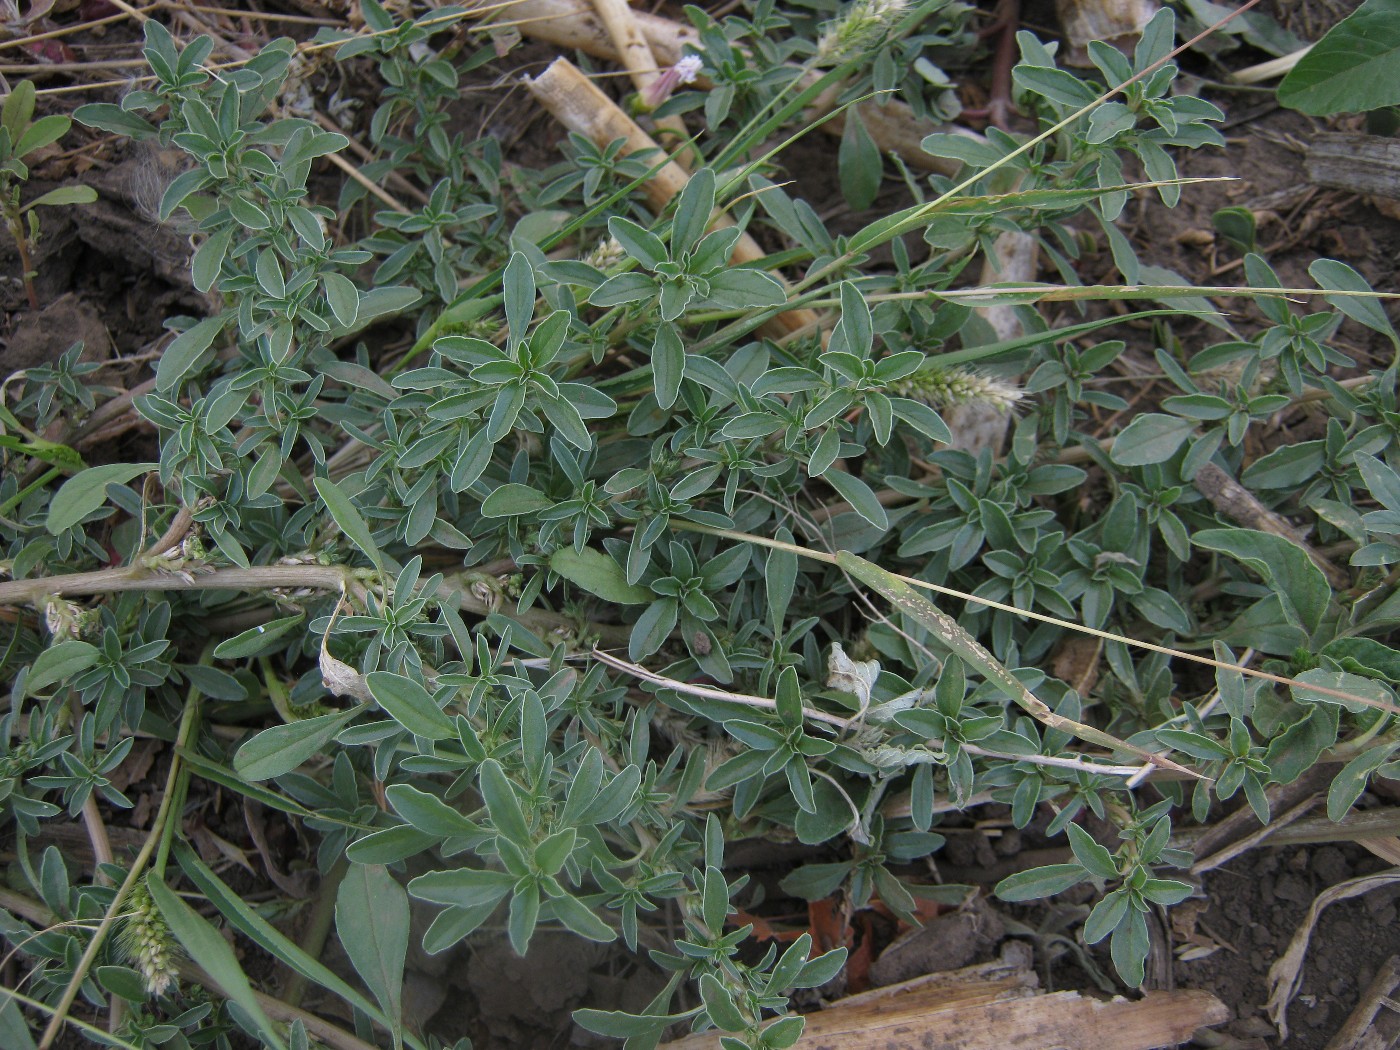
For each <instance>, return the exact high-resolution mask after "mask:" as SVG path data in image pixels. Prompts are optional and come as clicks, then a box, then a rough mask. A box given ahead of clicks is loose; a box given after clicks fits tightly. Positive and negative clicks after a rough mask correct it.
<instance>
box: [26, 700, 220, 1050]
mask: <svg viewBox="0 0 1400 1050" xmlns="http://www.w3.org/2000/svg"><path fill="white" fill-rule="evenodd" d="M198 700H199V693H198V691H197V690H196V689H195V688H194V687H193V686H191V687H190V693H189V697H188V699H187V700H186V703H185V711H184V715H183V716H182V717H181V719H180V732H179V735H178V737H177V738H176V742H175V747H176V751H175V754H174V755H173V757H172V758H171V760H170V772H169V773H168V774H167V775H166V780H165V791H164V792H163V793H162V795H161V800H160V808H159V809H158V810H157V811H156V816H155V820H153V821H152V822H151V831H150V834H148V835H147V836H146V841H145V843H144V844H143V845H142V847H141V851H140V852H139V853H138V854H137V855H136V859H135V860H134V861H132V864H131V870H130V871H128V872H127V875H126V878H125V879H124V880H123V881H122V884H121V885H120V886H119V887H117V892H116V895H115V896H114V897H113V898H112V903H111V904H109V905H108V906H107V912H106V914H104V915H103V916H102V922H101V923H99V924H98V927H97V929H96V930H95V931H94V932H93V935H92V939H91V940H90V941H88V946H87V949H86V950H85V951H84V952H83V955H82V958H81V959H79V960H78V965H77V966H76V967H74V969H73V976H72V977H71V978H70V979H69V981H68V986H67V987H66V988H64V989H63V995H62V997H61V998H60V999H59V1001H58V1005H57V1006H56V1007H55V1008H54V1012H53V1016H52V1017H50V1018H49V1023H48V1026H47V1027H46V1028H45V1029H44V1034H43V1036H42V1037H41V1038H40V1040H39V1047H38V1050H50V1048H51V1047H52V1046H53V1044H54V1040H55V1039H57V1038H58V1036H59V1033H60V1032H61V1031H62V1030H63V1023H64V1021H65V1020H67V1018H68V1011H69V1010H71V1009H72V1008H73V1002H74V1000H75V999H77V997H78V992H79V990H80V989H81V988H82V986H83V982H84V981H85V980H86V979H87V975H88V973H89V971H91V969H92V965H93V963H94V962H95V961H96V960H97V953H98V952H99V951H101V950H102V946H103V944H105V943H106V940H107V935H108V934H109V933H111V932H112V927H113V926H114V925H115V924H116V921H117V915H118V913H119V912H120V911H121V907H122V904H124V903H125V902H126V898H127V897H128V896H129V895H130V893H131V891H132V889H133V888H134V887H135V885H136V883H137V882H138V881H139V880H140V878H141V875H142V873H143V872H144V871H145V868H146V862H147V861H149V860H150V859H151V854H152V853H154V852H155V848H156V843H157V842H158V841H159V839H160V838H161V836H162V834H163V832H164V829H165V822H166V821H167V820H168V819H170V813H171V811H172V809H173V808H174V807H173V802H174V796H175V790H174V788H175V784H176V781H177V779H178V777H179V774H180V767H181V762H180V754H179V749H180V748H185V747H188V746H189V743H190V736H191V729H192V727H193V726H194V724H195V713H196V711H197V708H198Z"/></svg>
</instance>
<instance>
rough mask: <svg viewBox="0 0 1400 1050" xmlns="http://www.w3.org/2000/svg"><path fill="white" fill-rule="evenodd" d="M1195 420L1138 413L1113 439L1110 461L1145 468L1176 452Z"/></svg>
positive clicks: (1162, 460)
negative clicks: (1139, 414)
mask: <svg viewBox="0 0 1400 1050" xmlns="http://www.w3.org/2000/svg"><path fill="white" fill-rule="evenodd" d="M1195 429H1196V423H1195V421H1194V420H1190V419H1179V418H1177V417H1176V416H1167V415H1163V414H1161V413H1160V412H1148V413H1146V414H1145V415H1141V416H1138V417H1137V418H1136V419H1134V420H1133V421H1132V422H1131V423H1129V424H1128V425H1127V426H1126V427H1124V428H1123V430H1122V432H1121V433H1120V434H1119V435H1118V437H1116V438H1115V439H1114V441H1113V452H1112V459H1113V462H1115V463H1117V464H1118V465H1119V466H1120V467H1144V466H1147V465H1148V464H1150V463H1162V462H1165V461H1166V460H1169V459H1171V458H1172V456H1174V455H1176V450H1177V449H1179V448H1180V447H1181V446H1182V445H1183V444H1184V443H1185V442H1186V439H1187V438H1188V437H1190V436H1191V432H1192V431H1193V430H1195Z"/></svg>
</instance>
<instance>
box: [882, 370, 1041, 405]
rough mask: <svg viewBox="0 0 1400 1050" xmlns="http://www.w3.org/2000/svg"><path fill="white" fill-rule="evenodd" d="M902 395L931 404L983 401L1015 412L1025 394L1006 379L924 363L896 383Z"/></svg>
mask: <svg viewBox="0 0 1400 1050" xmlns="http://www.w3.org/2000/svg"><path fill="white" fill-rule="evenodd" d="M892 392H893V393H896V394H898V395H899V396H901V397H908V398H913V399H914V400H916V401H922V402H924V403H925V404H926V405H929V406H930V407H932V408H952V407H953V406H954V405H966V404H973V403H976V404H983V405H989V406H991V407H992V408H995V409H998V410H1000V411H1002V412H1012V411H1014V410H1015V408H1016V404H1017V402H1019V401H1020V400H1021V399H1022V398H1024V397H1025V396H1026V395H1025V393H1024V391H1022V390H1021V389H1020V388H1019V387H1017V386H1015V385H1014V384H1012V383H1009V382H1007V381H1006V380H1004V379H998V378H997V377H995V376H989V375H986V374H984V373H982V372H975V371H973V370H972V369H968V368H956V367H954V368H937V367H932V368H930V367H925V368H921V369H919V370H918V371H917V372H914V373H913V374H912V375H909V376H907V377H905V378H904V379H902V380H900V381H899V382H898V383H897V384H895V388H894V390H893V391H892Z"/></svg>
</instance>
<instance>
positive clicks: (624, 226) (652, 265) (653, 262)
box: [608, 215, 668, 270]
mask: <svg viewBox="0 0 1400 1050" xmlns="http://www.w3.org/2000/svg"><path fill="white" fill-rule="evenodd" d="M608 233H610V234H612V237H613V240H615V241H617V243H618V244H620V245H621V246H622V250H623V251H624V252H626V253H627V254H628V255H629V256H631V257H632V259H634V260H635V261H637V262H639V263H641V264H642V265H643V266H645V267H646V268H647V269H648V270H655V269H656V268H657V267H658V266H660V265H661V264H662V263H664V262H665V261H666V260H667V258H668V256H667V254H666V245H665V244H664V243H663V242H662V240H661V238H660V237H658V236H656V234H654V233H652V232H651V231H650V230H648V229H645V228H644V227H642V226H638V225H637V224H636V223H635V222H633V221H632V220H631V219H624V218H621V217H620V216H616V215H615V216H613V217H612V218H611V219H609V220H608Z"/></svg>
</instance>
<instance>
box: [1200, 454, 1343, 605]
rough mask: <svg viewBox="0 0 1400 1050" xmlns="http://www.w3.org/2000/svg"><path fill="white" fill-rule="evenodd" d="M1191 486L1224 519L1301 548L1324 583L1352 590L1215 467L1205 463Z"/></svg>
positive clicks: (1254, 498)
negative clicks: (1320, 572) (1325, 581)
mask: <svg viewBox="0 0 1400 1050" xmlns="http://www.w3.org/2000/svg"><path fill="white" fill-rule="evenodd" d="M1192 484H1194V485H1195V486H1196V489H1197V491H1199V492H1200V494H1201V495H1202V496H1204V497H1205V498H1206V499H1207V500H1209V501H1210V504H1211V506H1212V507H1214V508H1215V509H1216V510H1218V511H1220V513H1222V514H1224V515H1225V516H1226V517H1227V518H1231V519H1233V520H1234V521H1237V522H1239V524H1241V525H1243V526H1244V527H1245V528H1247V529H1256V530H1258V531H1259V532H1268V533H1271V534H1273V535H1275V536H1281V537H1282V538H1283V539H1286V540H1288V542H1290V543H1292V544H1295V545H1296V546H1299V547H1301V548H1303V550H1304V551H1305V552H1306V553H1307V555H1308V558H1309V559H1311V560H1312V563H1313V564H1314V565H1316V566H1317V567H1318V568H1319V569H1321V570H1322V572H1323V575H1325V576H1326V577H1327V582H1328V583H1330V584H1331V585H1332V586H1333V587H1335V588H1336V589H1337V590H1346V589H1347V588H1348V587H1350V586H1351V577H1350V576H1349V575H1348V574H1347V573H1346V572H1344V571H1343V570H1342V569H1340V568H1338V567H1337V566H1336V565H1333V564H1332V563H1331V562H1330V561H1328V560H1327V558H1326V557H1324V556H1323V555H1322V554H1320V553H1318V551H1316V550H1315V549H1314V548H1313V547H1312V545H1311V544H1309V543H1308V541H1307V539H1306V538H1305V537H1304V536H1303V534H1302V533H1301V532H1299V531H1298V530H1297V529H1295V528H1294V527H1293V526H1292V524H1290V523H1289V522H1288V520H1287V519H1285V518H1284V517H1282V516H1281V515H1279V514H1275V513H1274V512H1273V511H1271V510H1269V508H1268V507H1266V506H1264V504H1262V503H1260V502H1259V499H1258V497H1257V496H1255V495H1254V493H1252V492H1250V491H1249V490H1248V489H1247V488H1245V487H1244V486H1243V485H1241V484H1240V483H1239V482H1238V481H1236V480H1235V479H1234V478H1232V477H1230V475H1229V474H1227V473H1225V471H1223V470H1221V469H1220V468H1219V467H1217V466H1216V465H1215V464H1214V463H1207V464H1206V465H1205V466H1204V467H1202V468H1201V469H1200V470H1199V471H1197V473H1196V476H1195V478H1194V479H1193V480H1192Z"/></svg>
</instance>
